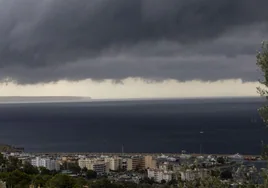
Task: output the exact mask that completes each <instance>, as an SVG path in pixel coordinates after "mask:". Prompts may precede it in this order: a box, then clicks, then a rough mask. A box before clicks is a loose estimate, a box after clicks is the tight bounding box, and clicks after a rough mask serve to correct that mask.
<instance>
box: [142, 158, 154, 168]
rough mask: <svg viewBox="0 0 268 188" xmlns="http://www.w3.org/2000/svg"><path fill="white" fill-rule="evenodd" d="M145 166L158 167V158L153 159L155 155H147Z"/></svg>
mask: <svg viewBox="0 0 268 188" xmlns="http://www.w3.org/2000/svg"><path fill="white" fill-rule="evenodd" d="M144 162H145V168H146V169H148V168H156V160H154V159H153V156H151V155H147V156H145V157H144Z"/></svg>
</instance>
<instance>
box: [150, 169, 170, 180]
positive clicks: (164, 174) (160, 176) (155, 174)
mask: <svg viewBox="0 0 268 188" xmlns="http://www.w3.org/2000/svg"><path fill="white" fill-rule="evenodd" d="M147 173H148V178H153V179H154V180H155V181H156V182H158V183H160V182H161V181H162V180H165V181H166V182H169V181H170V180H172V174H173V172H172V171H164V170H159V169H148V170H147Z"/></svg>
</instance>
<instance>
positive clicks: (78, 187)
mask: <svg viewBox="0 0 268 188" xmlns="http://www.w3.org/2000/svg"><path fill="white" fill-rule="evenodd" d="M87 184H88V182H87V181H86V180H85V179H84V178H77V179H75V184H74V188H82V187H84V186H85V185H87Z"/></svg>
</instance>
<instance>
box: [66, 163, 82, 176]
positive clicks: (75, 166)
mask: <svg viewBox="0 0 268 188" xmlns="http://www.w3.org/2000/svg"><path fill="white" fill-rule="evenodd" d="M67 166H68V168H67V170H70V171H72V172H73V173H75V174H78V173H80V172H81V168H80V166H79V165H78V163H69V164H68V165H67Z"/></svg>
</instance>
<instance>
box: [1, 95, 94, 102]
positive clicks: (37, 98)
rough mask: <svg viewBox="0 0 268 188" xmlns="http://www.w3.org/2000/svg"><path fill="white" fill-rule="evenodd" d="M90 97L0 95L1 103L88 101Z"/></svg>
mask: <svg viewBox="0 0 268 188" xmlns="http://www.w3.org/2000/svg"><path fill="white" fill-rule="evenodd" d="M90 100H91V98H90V97H71V96H34V97H32V96H4V97H0V103H50V102H83V101H85V102H87V101H90Z"/></svg>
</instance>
